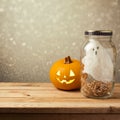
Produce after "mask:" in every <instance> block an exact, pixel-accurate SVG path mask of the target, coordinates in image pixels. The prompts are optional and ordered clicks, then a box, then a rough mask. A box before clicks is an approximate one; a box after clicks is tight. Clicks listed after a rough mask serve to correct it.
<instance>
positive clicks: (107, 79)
mask: <svg viewBox="0 0 120 120" xmlns="http://www.w3.org/2000/svg"><path fill="white" fill-rule="evenodd" d="M111 38H112V31H105V30H96V31H93V30H88V31H85V42H84V44H83V46H82V49H81V55H82V56H81V61H82V63H83V65H84V70H83V71H82V73H83V75H82V77H81V93H82V94H83V95H84V96H86V97H91V98H108V97H110V96H111V95H112V92H113V88H114V83H115V62H116V48H115V45H114V44H113V42H112V39H111Z"/></svg>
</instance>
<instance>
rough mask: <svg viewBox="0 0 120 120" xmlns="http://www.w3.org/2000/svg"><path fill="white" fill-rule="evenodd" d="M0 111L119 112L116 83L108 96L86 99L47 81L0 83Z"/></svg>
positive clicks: (77, 92) (118, 92) (119, 100)
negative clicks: (109, 96)
mask: <svg viewBox="0 0 120 120" xmlns="http://www.w3.org/2000/svg"><path fill="white" fill-rule="evenodd" d="M0 112H1V113H5V112H11V113H12V112H14V113H32V112H34V113H46V112H48V113H120V84H116V85H115V89H114V95H113V97H111V98H110V99H88V98H86V97H84V96H83V95H81V93H80V91H79V90H76V91H61V90H58V89H56V88H55V87H54V86H53V85H52V84H51V83H0Z"/></svg>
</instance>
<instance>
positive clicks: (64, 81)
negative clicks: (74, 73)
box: [56, 78, 75, 84]
mask: <svg viewBox="0 0 120 120" xmlns="http://www.w3.org/2000/svg"><path fill="white" fill-rule="evenodd" d="M56 79H57V81H58V82H60V83H65V84H71V83H73V82H74V81H75V79H72V80H69V81H67V80H60V79H59V78H56Z"/></svg>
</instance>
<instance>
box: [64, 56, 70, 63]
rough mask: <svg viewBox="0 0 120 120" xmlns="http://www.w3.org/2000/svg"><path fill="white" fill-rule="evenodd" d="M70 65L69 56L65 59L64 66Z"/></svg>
mask: <svg viewBox="0 0 120 120" xmlns="http://www.w3.org/2000/svg"><path fill="white" fill-rule="evenodd" d="M70 63H72V60H71V57H70V56H68V57H65V61H64V64H70Z"/></svg>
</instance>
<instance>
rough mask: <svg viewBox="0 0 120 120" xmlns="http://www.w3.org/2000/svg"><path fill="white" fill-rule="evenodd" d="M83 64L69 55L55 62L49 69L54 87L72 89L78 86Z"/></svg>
mask: <svg viewBox="0 0 120 120" xmlns="http://www.w3.org/2000/svg"><path fill="white" fill-rule="evenodd" d="M82 70H83V64H82V63H81V62H80V61H78V60H75V59H72V60H71V58H70V56H68V57H66V58H65V59H61V60H58V61H57V62H55V63H54V64H53V65H52V67H51V69H50V80H51V82H52V83H53V84H54V86H55V87H56V88H59V89H62V90H73V89H78V88H80V78H81V74H82Z"/></svg>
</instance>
